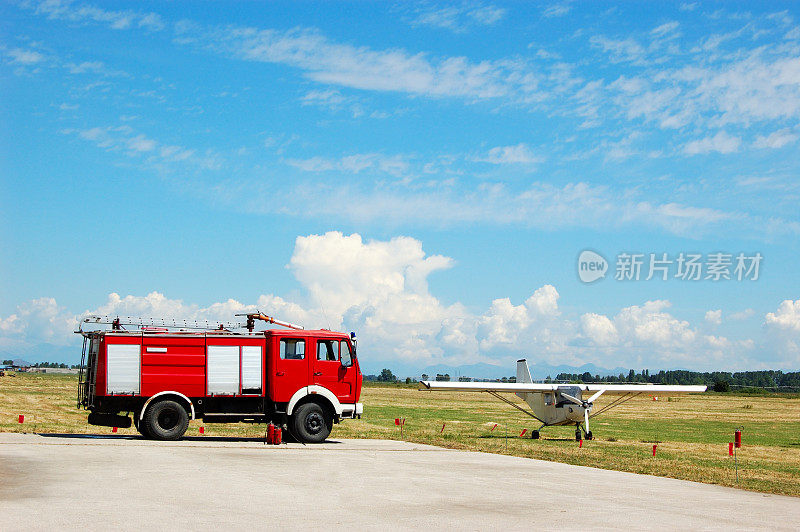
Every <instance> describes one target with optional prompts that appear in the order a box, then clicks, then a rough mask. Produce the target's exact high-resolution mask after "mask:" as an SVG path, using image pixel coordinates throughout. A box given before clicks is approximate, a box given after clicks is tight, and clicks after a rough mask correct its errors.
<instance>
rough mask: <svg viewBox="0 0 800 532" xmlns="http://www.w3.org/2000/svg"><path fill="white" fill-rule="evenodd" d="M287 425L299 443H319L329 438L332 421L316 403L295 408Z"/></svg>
mask: <svg viewBox="0 0 800 532" xmlns="http://www.w3.org/2000/svg"><path fill="white" fill-rule="evenodd" d="M289 424H290V425H291V427H292V431H291V432H292V435H294V437H295V438H297V439H298V440H299V441H300V442H302V443H320V442H323V441H325V439H326V438H327V437H328V436H330V434H331V427H332V425H333V419H332V418H331V417H330V416H329V415H327V414H326V413H325V411H324V410H323V409H322V407H321V406H319V405H318V404H317V403H305V404H303V405H300V406H298V407H297V410H295V411H294V414H292V418H291V419H290V420H289Z"/></svg>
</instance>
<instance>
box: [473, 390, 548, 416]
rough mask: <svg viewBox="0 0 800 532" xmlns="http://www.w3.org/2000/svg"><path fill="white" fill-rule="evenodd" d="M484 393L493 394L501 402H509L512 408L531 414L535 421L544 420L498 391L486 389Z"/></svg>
mask: <svg viewBox="0 0 800 532" xmlns="http://www.w3.org/2000/svg"><path fill="white" fill-rule="evenodd" d="M486 393H488V394H490V395H493V396H495V397H497V398H498V399H500V400H501V401H503V402H506V403H508V404H510V405H511V406H513V407H514V408H516V409H517V410H519V411H520V412H525V413H526V414H528V415H529V416H531V417H532V418H533V419H535V420H536V421H538V422H539V423H544V421H542V420H541V419H539V418H538V417H536V416H534V415H533V413H531V412H528V411H527V410H525V409H524V408H522V407H521V406H519V405H518V404H516V403H514V402H513V401H509V400H508V399H506V398H505V397H503V396H502V395H500V394H499V393H497V392H495V391H492V390H486Z"/></svg>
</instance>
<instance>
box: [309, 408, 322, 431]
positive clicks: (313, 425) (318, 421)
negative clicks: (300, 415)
mask: <svg viewBox="0 0 800 532" xmlns="http://www.w3.org/2000/svg"><path fill="white" fill-rule="evenodd" d="M323 425H324V420H323V419H322V416H321V415H320V414H318V413H317V412H312V413H311V414H309V415H308V416H306V430H307V431H308V432H309V433H310V434H319V432H320V431H321V430H322V427H323Z"/></svg>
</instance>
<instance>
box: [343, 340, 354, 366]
mask: <svg viewBox="0 0 800 532" xmlns="http://www.w3.org/2000/svg"><path fill="white" fill-rule="evenodd" d="M340 345H341V346H342V347H341V351H340V352H341V353H342V366H345V367H350V366H352V365H353V356H352V355H351V354H350V344H348V343H347V342H346V341H344V340H342V341H341V342H340Z"/></svg>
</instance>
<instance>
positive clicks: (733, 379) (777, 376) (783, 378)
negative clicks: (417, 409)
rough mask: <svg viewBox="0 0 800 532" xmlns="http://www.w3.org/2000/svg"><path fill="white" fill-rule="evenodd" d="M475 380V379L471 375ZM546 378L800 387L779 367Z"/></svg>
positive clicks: (387, 375)
mask: <svg viewBox="0 0 800 532" xmlns="http://www.w3.org/2000/svg"><path fill="white" fill-rule="evenodd" d="M467 379H468V377H459V379H458V380H459V381H467ZM364 380H367V381H375V382H401V379H398V378H397V377H396V376H395V375H394V373H392V371H391V370H390V369H387V368H384V369H383V370H382V371H381V373H380V374H379V375H364ZM422 380H430V377H429V376H428V375H427V374H423V375H422ZM436 380H448V381H449V380H450V375H446V374H445V375H436ZM469 380H472V379H469ZM474 380H475V382H516V380H517V379H516V377H503V378H501V379H474ZM405 382H406V384H409V383H412V382H416V379H412V378H410V377H408V378H406V379H405ZM545 382H565V383H566V382H581V383H584V382H602V383H620V382H631V383H651V384H681V385H687V384H688V385H692V384H699V385H706V386H708V387H709V388H711V389H713V390H715V391H718V392H727V391H729V390H730V389H731V387H733V388H772V389H776V388H777V389H781V388H797V389H800V372H799V371H795V372H786V373H784V372H783V371H780V370H763V371H738V372H729V371H710V372H708V371H707V372H701V371H688V370H669V371H666V370H661V371H659V372H658V373H650V370H647V369H643V370H642V371H640V372H638V373H637V372H636V371H635V370H633V369H631V370H630V371H628V374H627V375H625V374H623V373H620V374H619V375H607V376H604V377H601V376H600V375H592V374H591V373H589V372H588V371H587V372H584V373H559V374H558V375H556V378H555V379H553V378H552V377H551V376H548V377H547V379H545Z"/></svg>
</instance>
